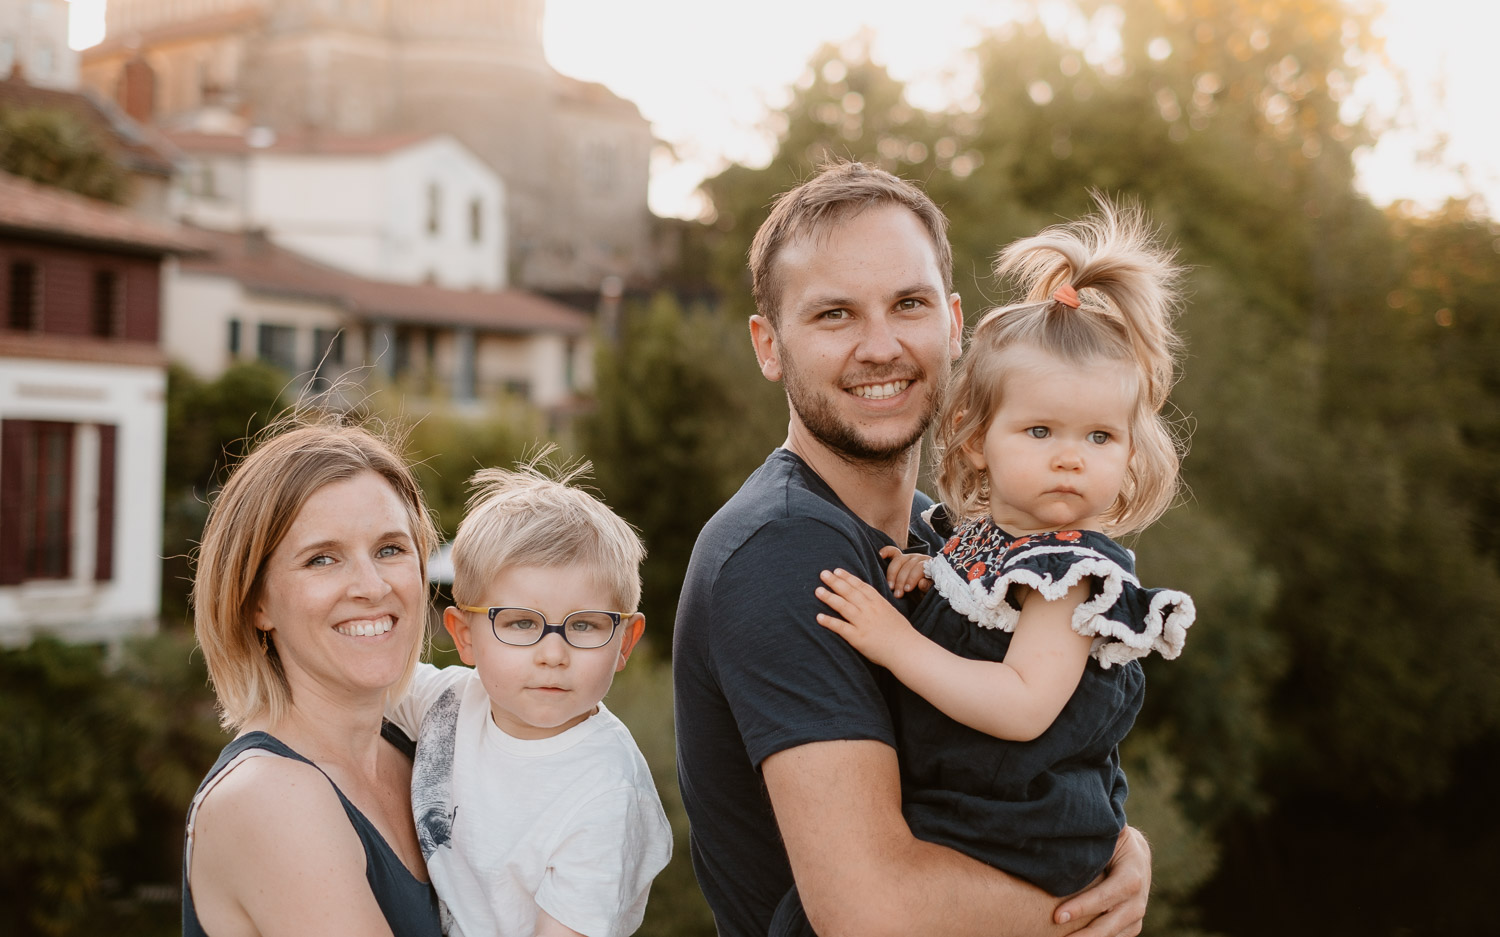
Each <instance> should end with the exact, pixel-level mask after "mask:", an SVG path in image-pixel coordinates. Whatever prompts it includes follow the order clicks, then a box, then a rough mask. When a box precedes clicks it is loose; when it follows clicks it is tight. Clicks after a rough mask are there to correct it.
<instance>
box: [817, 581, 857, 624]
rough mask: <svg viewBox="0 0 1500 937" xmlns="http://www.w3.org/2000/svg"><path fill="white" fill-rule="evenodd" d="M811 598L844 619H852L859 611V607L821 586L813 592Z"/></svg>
mask: <svg viewBox="0 0 1500 937" xmlns="http://www.w3.org/2000/svg"><path fill="white" fill-rule="evenodd" d="M813 597H814V598H816V599H817V600H818V601H819V602H822V603H823V604H824V605H826V606H828V607H829V608H831V609H833V610H834V611H835V612H838V613H839V614H840V615H842V616H843V617H845V618H850V617H853V616H854V615H855V614H856V613H857V612H858V611H859V606H857V605H855V604H854V603H853V602H851V601H849V600H848V599H846V598H844V597H843V596H841V595H839V594H838V593H837V592H833V591H831V590H828V589H825V588H823V587H822V586H819V587H818V588H816V589H814V590H813Z"/></svg>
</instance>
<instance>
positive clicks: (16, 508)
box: [0, 420, 31, 586]
mask: <svg viewBox="0 0 1500 937" xmlns="http://www.w3.org/2000/svg"><path fill="white" fill-rule="evenodd" d="M30 423H31V421H30V420H0V586H13V585H16V584H17V583H19V582H21V581H22V580H24V579H25V578H26V563H25V560H24V558H23V555H22V549H21V498H22V496H23V495H22V487H23V482H22V475H23V472H24V468H23V466H24V464H25V463H24V459H25V453H26V445H25V443H26V435H27V433H28V432H29V430H30V429H31V426H30Z"/></svg>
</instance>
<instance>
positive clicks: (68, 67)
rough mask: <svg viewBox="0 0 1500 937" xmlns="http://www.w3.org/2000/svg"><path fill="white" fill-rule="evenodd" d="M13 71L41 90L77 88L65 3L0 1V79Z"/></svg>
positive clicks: (58, 0)
mask: <svg viewBox="0 0 1500 937" xmlns="http://www.w3.org/2000/svg"><path fill="white" fill-rule="evenodd" d="M13 72H14V73H15V74H18V75H24V76H25V78H26V80H27V81H29V82H30V83H31V84H34V85H38V86H40V87H43V88H61V89H73V88H77V87H78V53H77V52H74V51H73V50H72V49H71V48H69V46H68V3H67V0H0V78H5V77H6V76H8V75H10V74H12V73H13Z"/></svg>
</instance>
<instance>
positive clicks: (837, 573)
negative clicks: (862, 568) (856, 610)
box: [818, 569, 884, 601]
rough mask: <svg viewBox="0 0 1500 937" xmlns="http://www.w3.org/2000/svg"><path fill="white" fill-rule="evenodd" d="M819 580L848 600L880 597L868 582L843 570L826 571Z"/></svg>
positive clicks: (820, 575)
mask: <svg viewBox="0 0 1500 937" xmlns="http://www.w3.org/2000/svg"><path fill="white" fill-rule="evenodd" d="M818 578H820V579H822V580H823V583H824V585H826V586H828V588H830V589H832V590H834V591H835V592H837V593H838V594H839V595H841V596H843V597H844V598H846V599H851V600H852V599H868V598H869V597H870V596H872V595H873V596H875V597H877V598H879V597H880V593H879V592H876V591H875V589H874V588H873V587H872V586H871V585H870V584H869V583H868V582H865V581H864V580H863V579H860V578H859V577H858V576H855V575H853V574H852V573H849V572H846V571H844V570H842V569H835V570H832V571H829V570H826V569H825V570H823V572H822V573H820V574H819V577H818ZM881 601H884V599H881Z"/></svg>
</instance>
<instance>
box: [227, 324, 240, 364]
mask: <svg viewBox="0 0 1500 937" xmlns="http://www.w3.org/2000/svg"><path fill="white" fill-rule="evenodd" d="M239 353H240V320H238V319H230V320H229V354H230V355H232V356H234V357H239Z"/></svg>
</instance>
